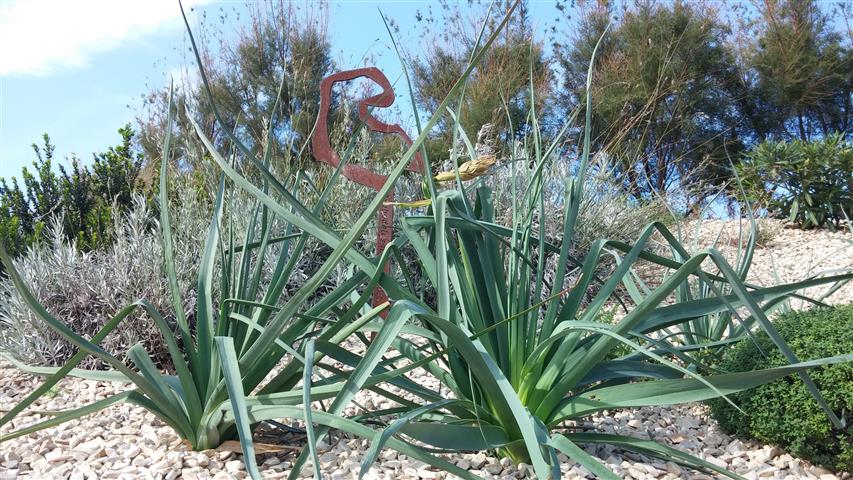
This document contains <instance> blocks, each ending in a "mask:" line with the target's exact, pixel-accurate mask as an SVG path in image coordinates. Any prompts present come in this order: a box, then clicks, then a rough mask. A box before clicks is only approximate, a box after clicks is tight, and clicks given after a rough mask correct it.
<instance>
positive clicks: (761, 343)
mask: <svg viewBox="0 0 853 480" xmlns="http://www.w3.org/2000/svg"><path fill="white" fill-rule="evenodd" d="M775 323H776V326H777V328H778V329H779V332H780V333H781V334H782V335H783V336H784V338H785V340H786V341H787V342H788V345H790V346H791V348H792V349H793V350H794V353H796V354H797V356H798V357H799V358H801V359H810V358H819V357H823V356H827V355H838V354H842V353H850V352H853V305H847V306H844V307H838V308H835V309H819V310H810V311H806V312H791V313H788V314H786V315H783V316H782V317H780V318H779V320H777V321H776V322H775ZM759 348H760V350H761V351H763V352H764V353H765V354H766V355H767V356H766V357H765V356H764V355H762V354H761V352H760V351H759ZM786 363H787V362H786V360H785V358H784V357H783V356H782V355H781V354H780V353H779V352H778V350H777V349H775V348H774V346H773V344H772V342H771V340H770V339H769V338H768V337H767V335H766V334H760V335H758V336H757V341H756V342H752V341H749V340H745V341H743V342H741V343H740V344H738V345H737V346H736V347H735V348H733V349H732V350H731V351H729V352H728V353H727V355H726V356H725V357H724V359H723V362H722V364H721V366H722V368H724V369H726V370H732V371H739V372H742V371H751V370H756V369H763V368H770V367H776V366H780V365H785V364H786ZM811 377H812V378H813V379H814V381H815V383H816V384H817V385H818V387H819V388H820V389H821V391H822V392H823V394H824V398H825V399H826V401H827V403H828V404H829V405H830V407H832V409H833V410H834V411H836V412H846V413H847V416H848V418H847V427H846V428H845V429H843V430H836V429H833V428H832V425H830V423H829V422H828V421H827V419H826V415H825V414H824V413H823V411H822V410H821V409H820V407H819V406H818V404H817V403H816V402H815V400H814V399H813V398H812V396H811V395H810V394H809V392H808V391H807V390H806V388H805V386H804V385H803V383H802V382H801V381H800V380H799V379H798V378H796V377H785V378H782V379H780V380H777V381H775V382H772V383H768V384H765V385H762V386H760V387H756V388H754V389H752V390H746V391H743V392H740V393H737V394H734V395H732V396H731V399H732V400H734V401H735V403H736V404H738V405H739V406H740V407H741V408H742V409H743V410H744V411H745V412H747V415H746V416H744V415H743V414H742V413H740V412H738V411H737V410H735V408H734V407H732V405H730V404H728V403H726V402H725V401H721V400H719V399H715V400H712V401H710V402H709V403H710V405H711V412H712V414H713V415H714V418H716V419H717V420H718V421H719V422H720V424H721V425H722V426H723V428H725V429H726V430H728V431H730V432H732V433H735V434H736V435H739V436H744V437H752V438H755V439H758V440H761V441H763V442H768V443H773V444H778V445H780V446H782V447H783V448H785V449H786V450H788V451H789V452H791V453H792V454H794V455H797V456H800V457H805V458H809V459H811V460H813V461H814V462H816V463H820V464H822V465H825V466H827V467H829V468H834V469H837V470H847V471H849V470H853V426H851V422H853V415H851V411H853V364H850V363H841V364H836V365H828V366H825V367H820V368H817V369H815V370H813V371H812V372H811Z"/></svg>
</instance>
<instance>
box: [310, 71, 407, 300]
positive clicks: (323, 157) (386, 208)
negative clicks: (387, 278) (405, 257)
mask: <svg viewBox="0 0 853 480" xmlns="http://www.w3.org/2000/svg"><path fill="white" fill-rule="evenodd" d="M361 77H366V78H369V79H370V80H372V81H374V82H375V83H376V84H378V85H379V86H380V87H381V88H382V92H381V93H379V94H378V95H374V96H372V97H368V98H366V99H364V100H362V101H361V102H359V104H358V117H359V118H360V119H361V121H362V122H364V123H365V124H366V125H367V128H368V129H369V130H372V131H374V132H380V133H388V134H395V135H397V136H398V137H400V139H402V140H403V141H404V142H406V143H407V144H408V145H411V144H412V139H411V138H409V135H408V134H406V132H405V131H404V130H403V128H402V127H401V126H400V125H390V124H387V123H383V122H381V121H380V120H379V119H377V118H376V117H374V116H372V115H371V114H370V112H369V111H368V108H369V107H382V108H385V107H390V106H391V105H392V104H393V103H394V90H393V89H392V88H391V82H389V81H388V78H386V77H385V75H384V74H383V73H382V71H380V70H379V69H378V68H376V67H367V68H359V69H355V70H346V71H343V72H338V73H335V74H333V75H330V76H328V77H326V78H324V79H323V81H322V82H321V83H320V112H319V114H318V118H317V129H316V130H315V132H314V137H313V138H312V140H311V147H312V150H313V153H314V158H315V159H316V160H317V161H319V162H323V163H326V164H329V165H331V166H332V167H334V168H337V167H338V165H340V163H341V159H340V157H339V156H338V154H337V153H335V151H334V150H333V149H332V145H331V143H330V141H329V125H328V123H329V108H331V104H332V85H334V84H335V83H340V82H347V81H350V80H355V79H356V78H361ZM407 169H408V170H409V171H412V172H423V159H422V158H421V154H420V153H418V154H416V155H415V157H414V161H413V162H412V163H411V164H410V165H409V166H408V168H407ZM341 173H343V175H344V177H346V178H348V179H350V180H352V181H353V182H355V183H357V184H359V185H364V186H366V187H369V188H372V189H374V190H376V191H378V190H380V189H381V188H382V186H383V185H384V184H385V182H386V180H388V177H386V176H384V175H380V174H377V173H375V172H372V171H370V170H368V169H366V168H364V167H362V166H361V165H353V164H349V163H348V164H346V165H344V167H343V170H342V171H341ZM393 201H394V191H393V190H391V192H390V193H389V194H388V197H387V198H386V202H393ZM393 234H394V207H392V206H390V205H383V206H382V207H380V209H379V211H378V212H377V219H376V255H377V256H379V255H380V254H381V253H382V250H383V249H384V248H385V246H386V245H387V244H388V243H389V242H390V241H391V237H392V236H393ZM390 269H391V266H390V265H389V264H385V272H390ZM387 299H388V296H387V295H386V294H385V292H384V291H383V290H382V289H381V288H379V287H377V288H376V290H374V292H373V305H374V306H376V305H379V304H381V303H383V302H385V301H386V300H387Z"/></svg>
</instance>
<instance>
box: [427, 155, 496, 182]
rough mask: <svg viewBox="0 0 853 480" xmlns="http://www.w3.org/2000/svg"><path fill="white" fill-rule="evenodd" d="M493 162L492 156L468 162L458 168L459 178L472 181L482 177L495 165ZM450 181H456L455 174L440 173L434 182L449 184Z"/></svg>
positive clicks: (484, 156)
mask: <svg viewBox="0 0 853 480" xmlns="http://www.w3.org/2000/svg"><path fill="white" fill-rule="evenodd" d="M495 160H496V158H495V156H494V155H483V156H480V157H477V158H475V159H473V160H469V161H467V162H465V163H463V164H462V165H460V166H459V178H460V179H462V180H472V179H474V178H477V177H482V176H483V175H485V174H486V172H487V171H488V170H489V168H491V167H492V165H494V164H495ZM452 180H456V172H441V173H439V174H438V175H436V176H435V181H436V182H450V181H452Z"/></svg>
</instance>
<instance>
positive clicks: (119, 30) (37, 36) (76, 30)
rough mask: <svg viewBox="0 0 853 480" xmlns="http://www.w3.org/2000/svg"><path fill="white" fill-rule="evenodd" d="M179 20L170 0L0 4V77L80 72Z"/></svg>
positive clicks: (12, 0)
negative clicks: (93, 61) (95, 58)
mask: <svg viewBox="0 0 853 480" xmlns="http://www.w3.org/2000/svg"><path fill="white" fill-rule="evenodd" d="M197 3H200V2H197V1H185V2H184V8H186V9H188V8H189V7H190V6H191V5H193V4H197ZM180 15H181V13H180V10H179V8H178V3H177V1H176V0H76V1H75V0H0V74H1V75H50V74H53V73H56V72H57V71H62V70H65V69H71V68H79V67H84V66H86V65H87V64H88V62H89V60H90V58H91V57H92V56H93V55H95V54H97V53H99V52H105V51H108V50H112V49H114V48H117V47H120V46H121V45H123V44H125V43H126V42H128V41H133V40H137V39H140V38H143V37H144V36H146V35H149V34H151V33H154V32H156V31H157V30H159V29H160V28H164V27H166V26H179V25H181V22H180Z"/></svg>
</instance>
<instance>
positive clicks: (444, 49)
mask: <svg viewBox="0 0 853 480" xmlns="http://www.w3.org/2000/svg"><path fill="white" fill-rule="evenodd" d="M511 4H512V2H498V4H497V5H498V7H496V8H499V9H508V8H509V7H510V5H511ZM440 6H441V7H440V8H441V12H440V13H438V14H434V13H433V12H432V9H431V8H430V10H429V11H428V13H427V14H424V13H422V12H420V11H418V13H417V14H416V19H417V20H418V22H419V23H420V24H421V27H422V29H423V31H422V33H423V36H424V37H426V38H430V37H431V40H430V42H429V43H428V45H429V46H428V48H425V49H424V52H423V55H421V56H417V57H413V58H411V64H412V68H413V70H414V77H415V87H416V101H417V103H418V106H419V107H420V108H422V109H423V110H424V111H428V112H432V111H435V107H436V106H437V105H438V104H439V103H440V102H441V101H442V100H443V99H444V98H445V96H446V95H447V93H448V92H449V91H450V89H451V87H452V86H453V84H454V82H455V81H456V80H457V79H458V78H459V76H460V75H461V74H462V72H463V70H464V69H465V66H466V64H467V62H468V59H469V58H470V57H471V54H472V51H473V50H474V49H475V48H476V43H477V36H478V33H479V26H480V25H481V24H482V22H483V20H484V19H485V18H486V13H487V11H486V10H485V9H483V8H480V7H472V8H470V9H469V10H468V12H467V13H463V11H462V9H461V8H460V7H459V5H456V4H451V3H449V2H447V1H443V2H441V3H440ZM489 27H494V25H489ZM487 28H488V27H487ZM410 55H411V53H410ZM531 73H532V74H533V75H532V79H531V75H530V74H531ZM551 80H552V75H551V69H550V63H549V61H548V58H547V57H546V55H545V50H544V46H543V44H542V42H541V41H538V40H536V38H535V37H534V32H533V28H532V24H531V21H530V18H529V13H528V9H527V3H526V2H522V3H521V5H520V6H519V8H518V9H517V10H516V12H515V13H514V14H513V17H512V18H511V20H510V21H509V22H508V23H507V25H506V26H505V27H504V28H503V30H502V32H501V35H500V36H499V37H498V39H497V40H496V42H495V43H494V44H493V45H492V47H491V49H490V50H489V52H488V53H487V54H486V55H485V56H484V57H483V60H482V62H481V63H480V64H479V65H478V66H477V68H476V69H475V71H474V73H473V75H472V76H471V77H470V78H469V81H468V84H467V85H466V88H465V92H464V94H465V97H464V100H463V103H462V106H461V110H460V123H461V125H462V127H463V128H464V130H465V132H466V133H467V134H468V135H469V136H471V137H472V138H471V141H474V140H475V139H476V137H475V135H476V134H477V132H479V131H480V129H481V128H482V127H483V125H486V124H492V125H494V126H496V128H495V129H494V132H493V135H494V136H495V137H496V138H492V139H490V140H492V141H494V140H498V141H503V142H506V141H508V140H511V139H510V138H509V134H510V130H509V128H508V126H509V125H512V127H513V133H514V134H515V135H516V136H518V137H519V138H520V136H521V135H523V134H524V133H525V129H526V128H528V127H529V125H528V119H527V112H528V111H529V109H530V106H531V105H530V103H531V102H530V95H529V92H530V89H531V88H533V90H534V92H535V94H536V97H535V98H536V100H537V105H536V107H537V110H538V113H540V114H542V116H543V117H544V116H545V115H544V113H545V112H544V109H545V107H546V106H547V100H548V99H549V98H550V97H551V94H552V82H551ZM451 124H452V122H450V121H448V120H445V121H444V122H443V123H442V124H441V125H439V128H438V129H437V130H436V133H435V135H434V137H433V138H432V139H431V141H430V142H428V144H427V146H428V152H429V153H430V158H431V159H432V160H433V161H439V162H440V161H442V160H446V159H447V157H448V153H447V152H448V150H449V149H450V143H451V139H452V135H453V131H452V129H451V128H450V125H451Z"/></svg>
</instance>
